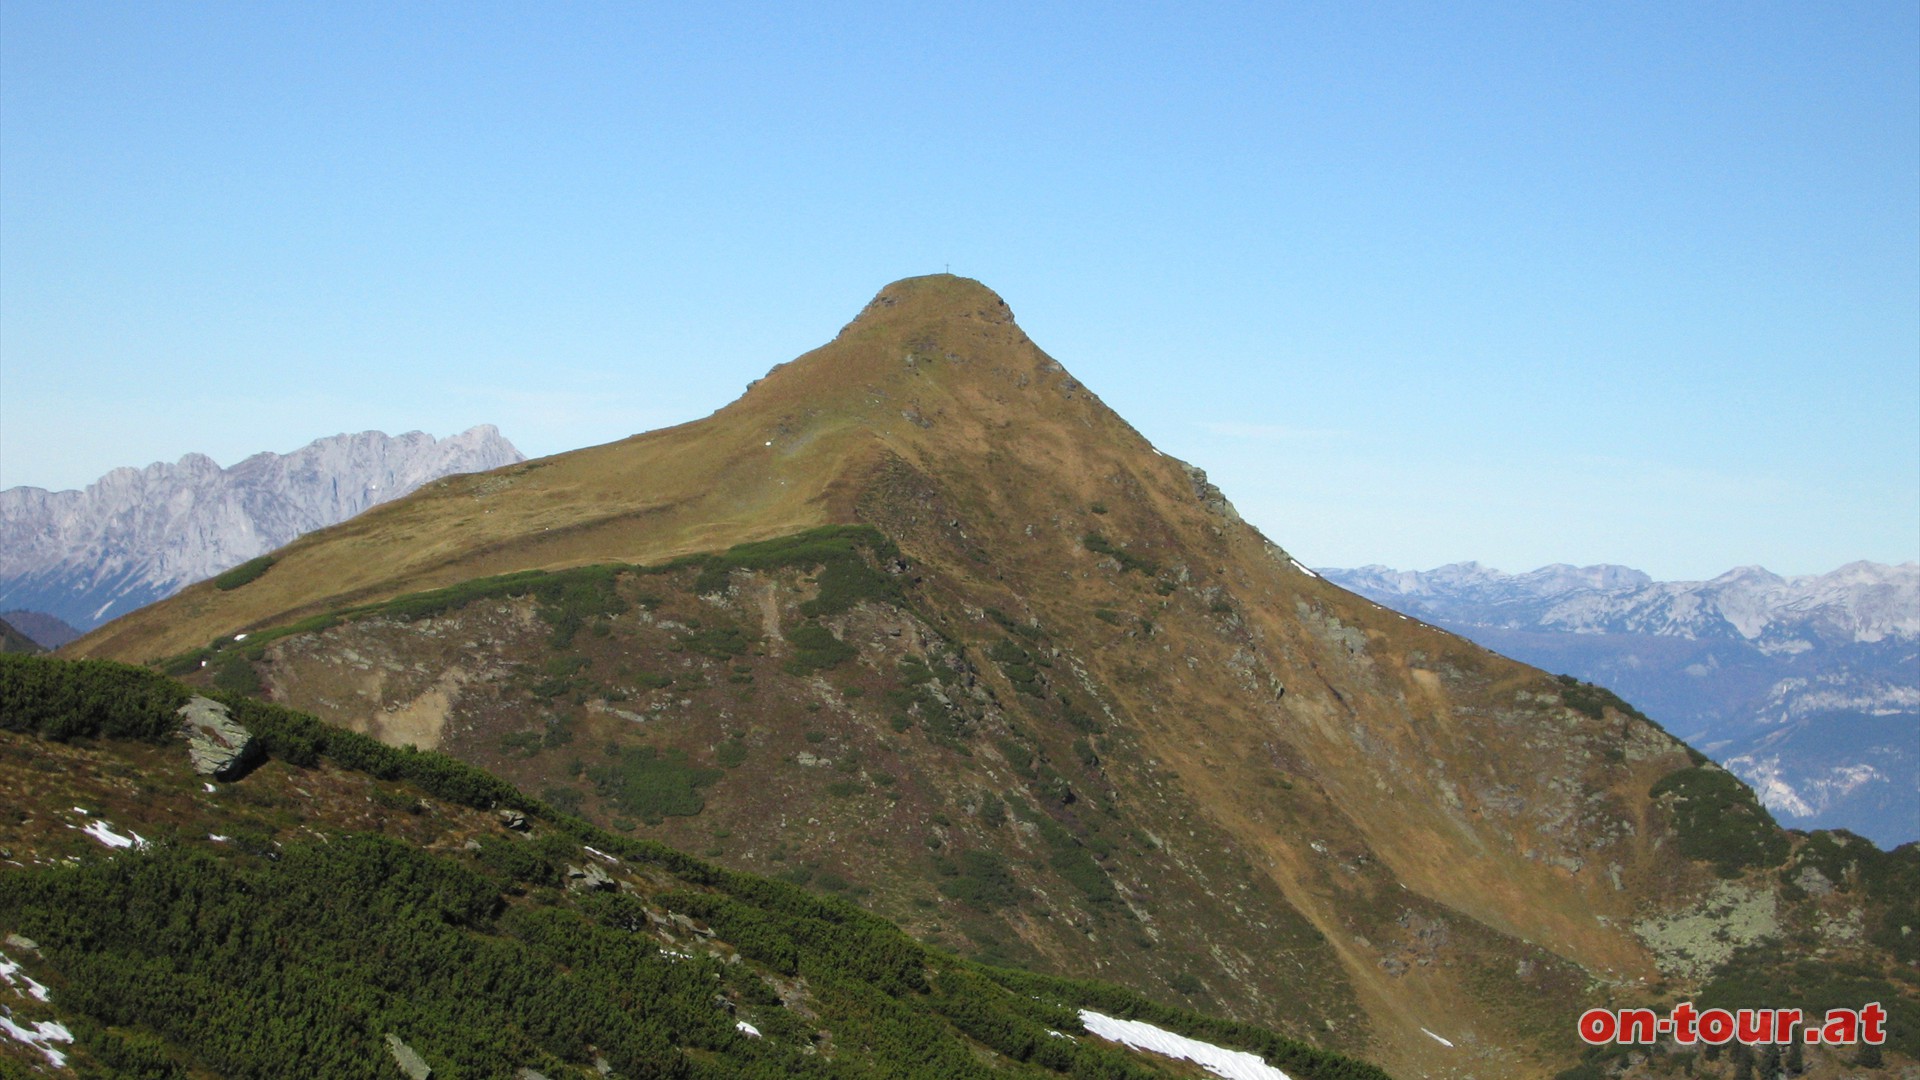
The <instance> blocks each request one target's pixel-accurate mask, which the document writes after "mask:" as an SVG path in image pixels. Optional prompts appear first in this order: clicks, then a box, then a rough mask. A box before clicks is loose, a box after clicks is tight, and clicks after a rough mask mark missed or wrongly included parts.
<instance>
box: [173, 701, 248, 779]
mask: <svg viewBox="0 0 1920 1080" xmlns="http://www.w3.org/2000/svg"><path fill="white" fill-rule="evenodd" d="M179 716H180V719H181V724H180V735H181V737H182V738H184V739H186V740H187V753H188V754H189V755H191V756H192V758H193V771H195V772H197V773H199V774H201V775H202V776H211V777H214V778H216V779H220V780H228V779H231V778H233V777H234V776H237V775H239V773H240V772H241V771H242V770H244V769H245V768H246V766H247V763H248V762H249V761H251V760H252V759H253V756H254V751H255V750H257V749H258V747H256V746H255V745H254V741H253V735H252V733H250V732H248V731H247V729H246V728H243V727H241V726H240V725H239V724H238V723H235V722H234V720H233V718H232V717H231V716H229V715H228V714H227V707H226V706H225V705H222V704H220V703H219V702H217V701H214V700H212V699H211V698H203V697H196V698H194V699H193V700H191V701H189V702H187V703H186V704H185V705H182V706H180V712H179Z"/></svg>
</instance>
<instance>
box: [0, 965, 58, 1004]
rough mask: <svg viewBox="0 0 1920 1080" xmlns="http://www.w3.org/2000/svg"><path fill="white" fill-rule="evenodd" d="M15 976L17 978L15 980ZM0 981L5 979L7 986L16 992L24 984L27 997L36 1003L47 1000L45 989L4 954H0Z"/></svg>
mask: <svg viewBox="0 0 1920 1080" xmlns="http://www.w3.org/2000/svg"><path fill="white" fill-rule="evenodd" d="M15 976H18V979H17V980H16V978H15ZM0 979H5V980H6V981H7V985H8V986H11V987H13V988H14V989H16V990H18V989H19V988H20V984H21V983H26V984H27V995H28V996H29V997H31V998H33V999H34V1000H36V1001H45V1000H47V988H46V987H44V986H42V985H40V984H39V983H38V982H35V981H34V978H33V976H31V975H29V974H27V973H26V972H24V971H21V970H20V965H19V964H16V963H14V961H13V958H12V957H10V956H8V955H7V954H6V953H0Z"/></svg>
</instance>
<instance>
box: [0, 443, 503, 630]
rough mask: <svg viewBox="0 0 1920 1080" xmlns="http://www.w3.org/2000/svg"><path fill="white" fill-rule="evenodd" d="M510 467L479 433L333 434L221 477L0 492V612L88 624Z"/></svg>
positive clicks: (155, 468)
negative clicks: (394, 502)
mask: <svg viewBox="0 0 1920 1080" xmlns="http://www.w3.org/2000/svg"><path fill="white" fill-rule="evenodd" d="M520 460H522V458H521V455H520V452H519V451H518V450H515V449H514V448H513V444H512V443H510V442H508V441H507V440H506V439H504V438H502V437H501V435H500V432H499V431H498V430H496V429H495V428H494V427H493V425H491V424H483V425H481V426H479V427H476V428H472V429H470V430H468V431H464V432H461V433H460V434H458V435H451V436H448V437H447V438H444V439H435V438H434V437H433V436H431V435H426V434H423V433H421V432H418V431H414V432H409V433H408V434H405V435H397V436H391V437H389V436H387V435H385V434H382V433H381V432H378V431H363V432H361V433H359V434H357V435H335V436H332V437H331V438H326V439H319V440H316V441H314V442H312V443H310V444H308V445H306V446H304V447H301V448H300V449H298V450H295V451H293V452H292V453H290V454H273V453H260V454H255V455H253V456H252V457H250V458H248V459H246V460H245V461H242V462H240V463H239V464H238V465H235V466H233V467H232V468H230V469H222V468H221V467H220V466H219V465H218V464H217V463H215V462H214V461H213V459H211V458H209V457H207V456H205V455H203V454H188V455H187V456H186V457H183V458H181V459H180V460H179V461H178V462H177V463H175V464H171V465H169V464H166V463H165V462H155V463H154V464H152V465H149V466H147V467H146V468H144V469H115V470H114V471H112V472H110V473H108V474H107V475H105V476H103V477H101V478H100V480H99V481H98V482H96V483H94V484H90V485H88V487H87V489H86V490H85V491H46V490H43V489H41V488H33V487H16V488H8V489H7V490H5V491H0V609H4V608H24V609H27V610H29V611H35V612H45V613H47V614H50V615H54V616H57V617H58V618H60V619H64V620H65V621H66V622H68V623H71V624H73V625H74V626H76V627H79V628H80V629H83V630H85V629H91V628H93V627H96V626H99V625H100V624H101V623H103V622H106V621H107V620H108V619H111V618H113V617H114V616H117V615H124V614H126V613H127V612H129V611H131V610H133V609H135V608H137V607H140V606H142V605H145V604H150V603H152V602H153V601H155V600H158V599H160V598H161V597H164V596H170V595H172V594H173V593H174V592H176V591H178V590H179V589H180V588H181V587H182V586H184V585H187V584H189V583H191V582H195V581H200V580H202V579H204V578H208V577H211V576H213V575H214V574H217V573H219V572H221V571H222V570H226V569H228V568H230V567H233V566H237V565H239V564H240V563H243V562H245V561H247V560H248V559H251V558H254V557H256V556H259V555H264V554H266V553H267V552H269V551H272V550H273V549H274V548H277V547H279V546H280V545H282V544H285V543H287V542H288V541H290V540H292V539H293V538H294V537H297V536H299V535H301V534H302V533H307V532H312V531H313V530H314V529H318V528H320V527H322V526H324V525H332V524H335V523H337V522H341V521H345V520H346V519H348V518H350V517H352V516H353V515H355V514H358V513H360V512H361V511H362V510H365V509H366V508H367V507H369V506H373V505H376V504H378V503H382V502H385V501H387V500H389V499H395V498H398V497H400V496H401V495H405V494H406V493H407V492H410V491H412V490H414V489H415V488H417V487H419V486H420V485H421V484H423V483H426V482H427V481H429V480H433V479H436V478H438V477H442V476H446V475H448V474H450V473H465V472H480V471H484V470H486V469H492V468H496V467H498V466H501V465H510V464H513V463H514V462H517V461H520Z"/></svg>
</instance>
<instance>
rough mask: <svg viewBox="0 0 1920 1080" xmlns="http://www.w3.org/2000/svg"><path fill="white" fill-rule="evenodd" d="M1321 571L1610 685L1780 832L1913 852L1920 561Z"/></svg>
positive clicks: (1917, 830) (1916, 835) (1919, 780)
mask: <svg viewBox="0 0 1920 1080" xmlns="http://www.w3.org/2000/svg"><path fill="white" fill-rule="evenodd" d="M1321 573H1323V574H1325V575H1326V577H1327V578H1328V579H1329V580H1331V581H1333V582H1335V583H1337V584H1340V585H1343V586H1345V587H1346V588H1349V589H1352V590H1354V591H1355V592H1358V593H1360V594H1361V595H1363V596H1366V597H1367V598H1369V599H1371V600H1374V601H1375V602H1377V603H1380V604H1382V605H1384V606H1386V607H1389V608H1392V609H1394V610H1396V611H1401V612H1405V613H1406V614H1409V615H1413V616H1416V617H1418V618H1421V619H1424V620H1426V621H1428V622H1431V623H1434V624H1435V625H1438V626H1442V627H1445V628H1446V629H1449V630H1453V631H1455V632H1456V633H1459V634H1462V635H1464V636H1466V637H1468V638H1471V639H1473V640H1474V641H1477V642H1479V643H1480V644H1482V645H1485V646H1487V647H1488V648H1490V649H1493V650H1495V651H1497V652H1502V653H1505V654H1506V655H1508V656H1512V657H1514V658H1516V659H1519V660H1524V661H1526V662H1527V663H1530V664H1534V665H1537V666H1539V667H1544V668H1547V669H1549V670H1553V671H1563V672H1566V673H1568V674H1571V675H1576V676H1578V677H1580V678H1582V679H1588V680H1591V681H1593V682H1596V683H1600V684H1602V685H1604V686H1607V687H1608V688H1610V689H1612V690H1614V691H1616V692H1617V693H1619V694H1620V695H1621V696H1623V697H1625V698H1626V699H1627V700H1628V701H1631V702H1633V703H1634V704H1636V705H1638V706H1639V707H1640V708H1641V709H1643V710H1645V711H1646V712H1647V713H1648V714H1649V715H1651V716H1652V717H1653V718H1654V719H1656V720H1658V721H1660V722H1661V723H1662V724H1664V725H1665V726H1666V727H1667V728H1668V729H1669V730H1671V731H1672V732H1673V733H1674V734H1676V735H1679V736H1681V737H1682V738H1684V739H1686V740H1687V741H1688V742H1689V743H1692V744H1693V745H1694V746H1696V747H1698V748H1700V749H1701V750H1703V751H1705V752H1707V753H1709V754H1711V755H1712V756H1713V757H1714V758H1715V759H1716V760H1718V761H1720V762H1721V763H1723V764H1724V765H1726V766H1727V767H1728V768H1729V769H1731V770H1732V771H1733V772H1735V773H1737V774H1738V775H1740V776H1741V777H1742V778H1743V779H1745V780H1746V781H1747V782H1748V783H1750V784H1752V785H1753V786H1754V789H1755V790H1756V791H1757V792H1758V793H1759V795H1760V797H1761V799H1762V800H1763V801H1764V802H1765V803H1766V804H1767V806H1768V808H1769V809H1771V810H1772V811H1773V812H1774V814H1775V815H1777V816H1778V817H1779V818H1780V820H1781V822H1782V823H1783V824H1786V825H1790V826H1792V827H1795V828H1845V829H1851V830H1852V831H1854V832H1857V833H1860V834H1861V835H1863V836H1866V837H1868V838H1870V839H1872V840H1874V841H1875V842H1876V843H1879V844H1882V845H1885V846H1889V847H1891V846H1893V845H1896V844H1900V843H1904V842H1906V841H1909V840H1914V839H1920V563H1904V564H1901V565H1899V566H1887V565H1883V564H1879V563H1870V562H1856V563H1850V564H1848V565H1846V566H1843V567H1841V568H1839V569H1838V570H1835V571H1833V572H1832V573H1828V574H1820V575H1809V576H1804V577H1791V578H1787V577H1781V576H1779V575H1777V574H1772V573H1769V572H1768V571H1766V570H1763V569H1761V568H1760V567H1757V566H1745V567H1740V568H1738V569H1735V570H1729V571H1728V572H1726V573H1724V574H1722V575H1720V576H1719V577H1717V578H1714V579H1713V580H1711V581H1655V580H1653V579H1652V578H1650V577H1648V576H1647V575H1646V574H1644V573H1642V572H1640V571H1638V570H1633V569H1630V568H1628V567H1624V566H1586V567H1574V566H1565V565H1557V566H1548V567H1543V568H1541V569H1539V570H1535V571H1533V572H1532V573H1528V574H1506V573H1502V572H1500V571H1498V570H1493V569H1489V568H1487V567H1484V566H1481V565H1480V564H1478V563H1471V562H1469V563H1455V564H1453V565H1450V566H1442V567H1440V568H1438V569H1436V570H1427V571H1404V570H1391V569H1388V568H1386V567H1383V566H1363V567H1360V568H1359V569H1354V570H1343V569H1327V570H1322V571H1321Z"/></svg>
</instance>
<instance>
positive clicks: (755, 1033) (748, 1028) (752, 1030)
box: [733, 1020, 760, 1039]
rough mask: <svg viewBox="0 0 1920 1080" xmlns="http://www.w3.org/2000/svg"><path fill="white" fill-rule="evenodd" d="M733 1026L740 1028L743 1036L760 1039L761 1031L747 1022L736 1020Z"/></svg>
mask: <svg viewBox="0 0 1920 1080" xmlns="http://www.w3.org/2000/svg"><path fill="white" fill-rule="evenodd" d="M733 1026H734V1027H736V1028H739V1029H740V1034H742V1035H748V1036H751V1037H753V1038H756V1039H757V1038H759V1037H760V1029H759V1028H757V1027H754V1026H753V1025H752V1024H749V1023H747V1022H746V1021H745V1020H735V1021H734V1022H733Z"/></svg>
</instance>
